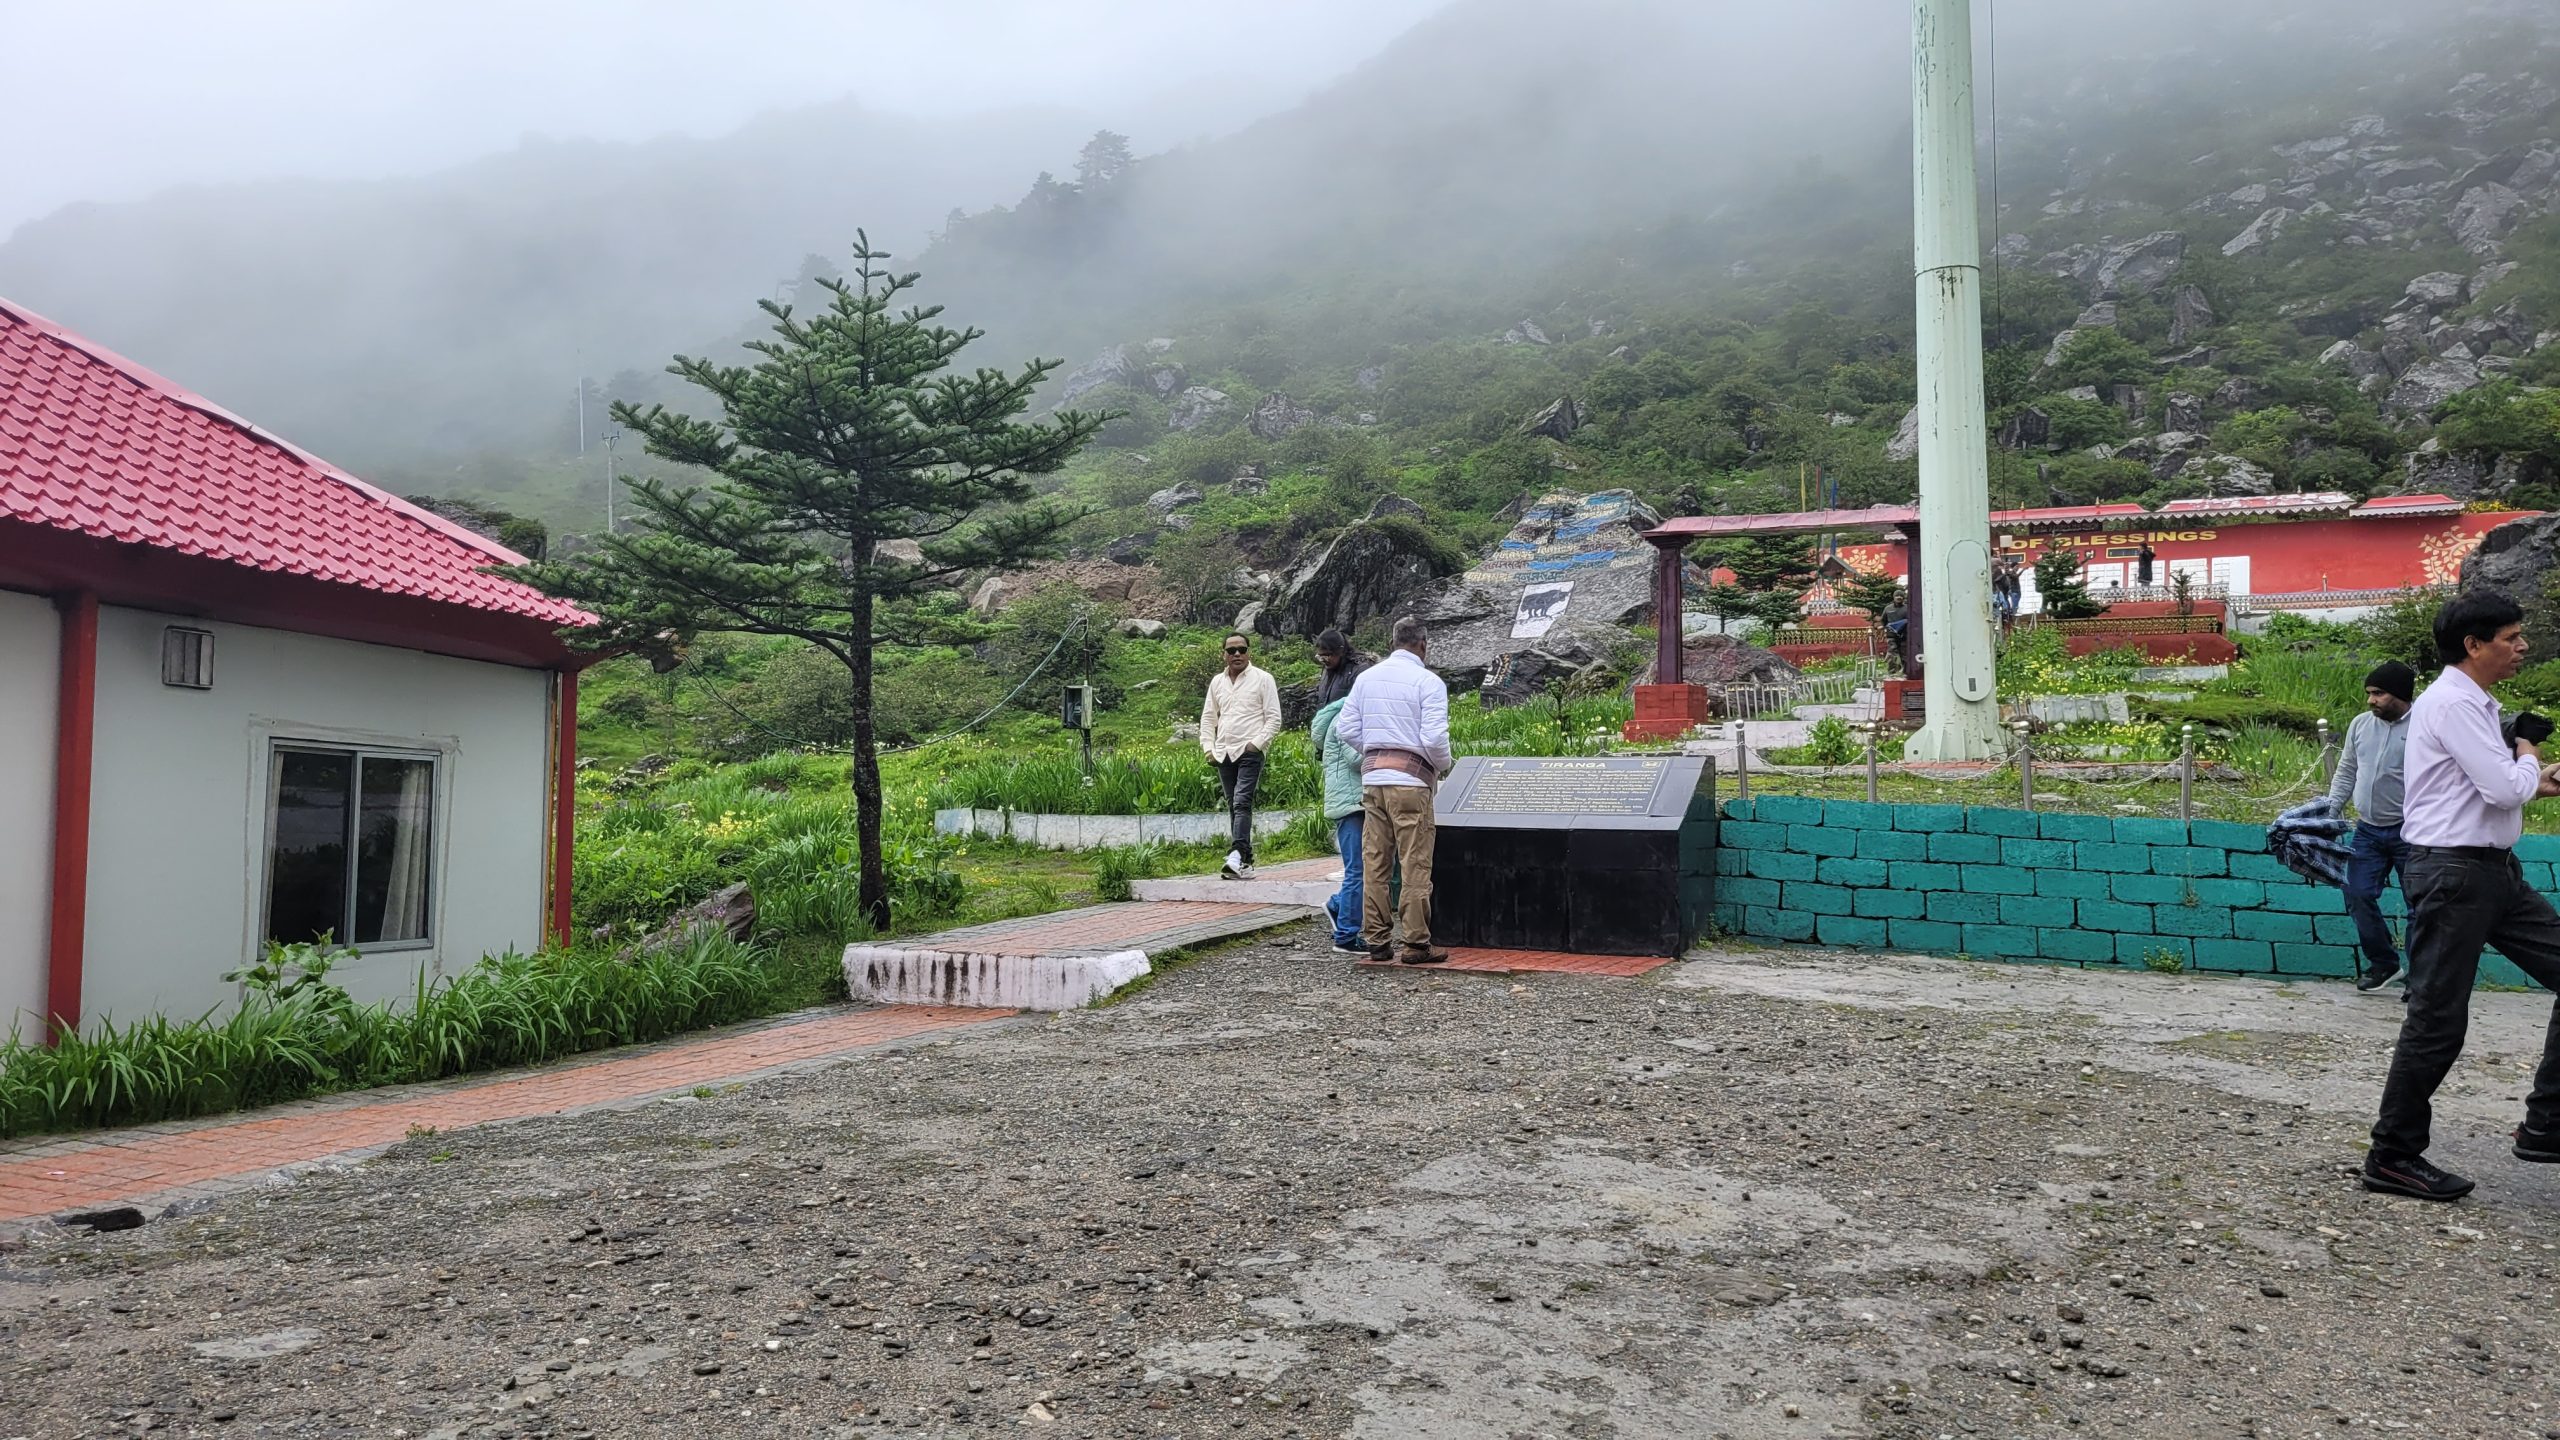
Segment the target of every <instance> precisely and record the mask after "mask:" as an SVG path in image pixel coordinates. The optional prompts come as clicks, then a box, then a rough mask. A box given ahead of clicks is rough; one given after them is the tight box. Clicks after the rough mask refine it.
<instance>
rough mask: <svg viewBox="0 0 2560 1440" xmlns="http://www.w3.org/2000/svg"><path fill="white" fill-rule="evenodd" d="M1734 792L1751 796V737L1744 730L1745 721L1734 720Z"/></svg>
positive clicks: (1746, 798) (1744, 797)
mask: <svg viewBox="0 0 2560 1440" xmlns="http://www.w3.org/2000/svg"><path fill="white" fill-rule="evenodd" d="M1732 729H1733V793H1734V794H1735V795H1738V796H1740V797H1741V798H1743V799H1745V800H1748V799H1750V798H1751V739H1750V737H1749V736H1748V735H1746V734H1745V733H1744V731H1743V722H1741V721H1740V720H1736V721H1734V722H1733V726H1732Z"/></svg>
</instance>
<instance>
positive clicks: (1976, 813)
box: [1964, 808, 2037, 837]
mask: <svg viewBox="0 0 2560 1440" xmlns="http://www.w3.org/2000/svg"><path fill="white" fill-rule="evenodd" d="M1964 828H1965V829H1967V830H1969V831H1971V832H1973V833H1974V834H1976V835H2006V836H2018V837H2029V836H2033V835H2034V834H2036V832H2037V820H2036V817H2035V815H2034V814H2033V813H2031V812H2029V811H2025V810H1992V809H1987V808H1986V809H1974V810H1968V811H1966V812H1965V816H1964Z"/></svg>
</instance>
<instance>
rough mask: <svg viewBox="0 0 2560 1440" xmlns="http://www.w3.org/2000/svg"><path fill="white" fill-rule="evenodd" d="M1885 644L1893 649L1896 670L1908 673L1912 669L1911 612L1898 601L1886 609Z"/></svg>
mask: <svg viewBox="0 0 2560 1440" xmlns="http://www.w3.org/2000/svg"><path fill="white" fill-rule="evenodd" d="M1884 638H1885V643H1886V644H1888V645H1890V646H1892V647H1893V664H1894V668H1895V669H1897V670H1901V671H1903V672H1905V673H1908V672H1909V671H1910V669H1911V650H1910V643H1911V610H1910V607H1909V606H1907V605H1905V604H1904V603H1903V602H1901V601H1899V600H1896V601H1895V602H1893V603H1892V604H1890V605H1887V606H1886V607H1884Z"/></svg>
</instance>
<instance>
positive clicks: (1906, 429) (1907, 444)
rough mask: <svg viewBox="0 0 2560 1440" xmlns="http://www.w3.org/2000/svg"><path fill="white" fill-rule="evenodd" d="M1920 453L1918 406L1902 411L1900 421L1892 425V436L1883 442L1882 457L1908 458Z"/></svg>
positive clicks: (1890, 458)
mask: <svg viewBox="0 0 2560 1440" xmlns="http://www.w3.org/2000/svg"><path fill="white" fill-rule="evenodd" d="M1919 453H1920V407H1919V406H1917V405H1914V406H1912V407H1911V408H1910V409H1908V410H1905V411H1904V412H1902V423H1901V424H1899V425H1896V426H1895V427H1893V438H1892V439H1890V440H1887V441H1886V442H1884V458H1886V459H1887V460H1910V459H1913V458H1915V457H1917V456H1918V455H1919Z"/></svg>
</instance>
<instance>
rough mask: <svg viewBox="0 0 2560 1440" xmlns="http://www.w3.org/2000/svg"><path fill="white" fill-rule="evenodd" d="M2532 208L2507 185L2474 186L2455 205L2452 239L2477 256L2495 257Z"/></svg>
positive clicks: (2452, 220)
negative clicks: (2509, 233)
mask: <svg viewBox="0 0 2560 1440" xmlns="http://www.w3.org/2000/svg"><path fill="white" fill-rule="evenodd" d="M2532 209H2533V202H2531V201H2529V200H2527V199H2525V198H2524V197H2523V196H2522V195H2519V194H2517V193H2516V192H2515V191H2513V190H2510V189H2508V188H2507V187H2506V186H2504V185H2496V184H2490V185H2476V186H2473V187H2472V188H2471V189H2470V190H2468V191H2466V192H2465V193H2464V194H2463V197H2462V198H2461V199H2460V200H2458V201H2456V202H2455V203H2454V207H2453V215H2452V218H2451V222H2450V223H2451V224H2452V226H2453V238H2454V239H2456V240H2459V241H2461V242H2462V247H2463V248H2464V249H2466V250H2468V251H2470V252H2471V253H2472V254H2474V255H2480V256H2491V255H2495V254H2497V253H2498V251H2499V249H2500V248H2501V246H2500V242H2501V241H2504V240H2505V239H2506V238H2507V233H2508V232H2509V231H2511V230H2513V229H2515V228H2516V225H2517V224H2518V223H2519V222H2520V221H2522V220H2523V219H2524V217H2525V216H2526V215H2528V214H2530V213H2531V212H2532Z"/></svg>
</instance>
